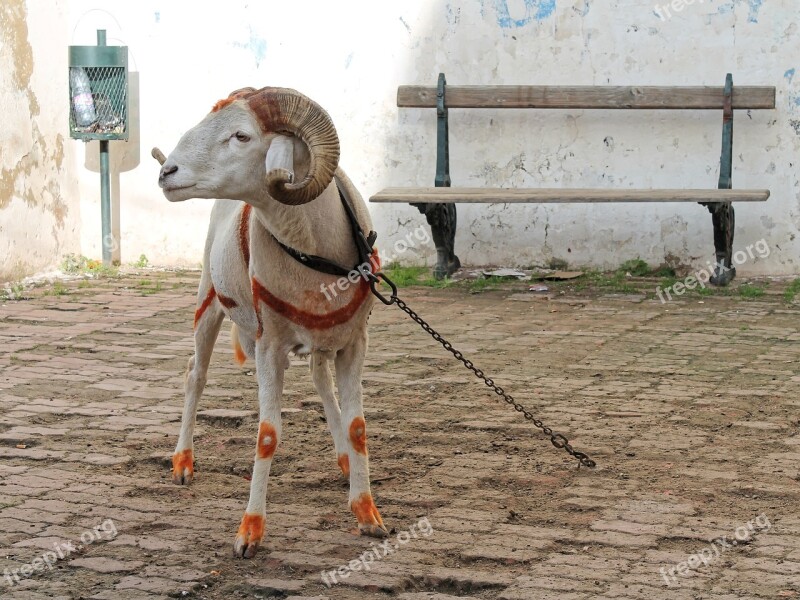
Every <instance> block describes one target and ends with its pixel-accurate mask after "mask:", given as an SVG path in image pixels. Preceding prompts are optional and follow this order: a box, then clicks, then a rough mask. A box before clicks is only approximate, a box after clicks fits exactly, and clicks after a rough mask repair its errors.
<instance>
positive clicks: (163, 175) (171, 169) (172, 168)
mask: <svg viewBox="0 0 800 600" xmlns="http://www.w3.org/2000/svg"><path fill="white" fill-rule="evenodd" d="M177 172H178V165H175V164H169V163H166V164H165V165H164V166H163V167H161V171H160V172H159V174H158V183H160V184H163V183H164V181H165V180H166V179H167V177H169V176H170V175H172V174H173V173H177Z"/></svg>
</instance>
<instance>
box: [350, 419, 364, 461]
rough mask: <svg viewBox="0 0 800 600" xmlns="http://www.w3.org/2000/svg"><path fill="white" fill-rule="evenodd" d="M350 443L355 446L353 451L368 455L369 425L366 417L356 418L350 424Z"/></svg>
mask: <svg viewBox="0 0 800 600" xmlns="http://www.w3.org/2000/svg"><path fill="white" fill-rule="evenodd" d="M350 443H351V444H353V450H355V451H356V452H358V453H359V454H363V455H364V456H366V455H367V423H366V421H364V417H356V418H355V419H353V422H352V423H350Z"/></svg>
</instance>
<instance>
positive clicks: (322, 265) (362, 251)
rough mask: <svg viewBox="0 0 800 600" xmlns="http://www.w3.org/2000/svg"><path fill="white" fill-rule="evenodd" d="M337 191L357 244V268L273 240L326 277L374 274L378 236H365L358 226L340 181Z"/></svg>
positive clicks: (276, 239) (375, 234) (293, 256)
mask: <svg viewBox="0 0 800 600" xmlns="http://www.w3.org/2000/svg"><path fill="white" fill-rule="evenodd" d="M336 190H337V191H338V192H339V198H340V199H341V201H342V206H344V212H345V214H346V215H347V220H348V221H349V222H350V230H351V232H352V234H353V241H354V242H355V245H356V249H357V250H358V260H359V262H358V264H357V265H356V266H355V267H353V268H350V269H348V268H346V267H343V266H341V265H340V264H337V263H335V262H333V261H332V260H328V259H327V258H323V257H322V256H315V255H314V254H306V253H304V252H300V251H299V250H295V249H294V248H292V247H290V246H287V245H286V244H284V243H283V242H281V241H280V240H278V238H275V237H274V236H273V238H274V239H275V241H276V242H278V245H279V246H280V247H281V248H283V251H284V252H286V254H288V255H289V256H291V257H292V258H293V259H295V260H296V261H297V262H299V263H300V264H301V265H303V266H305V267H308V268H309V269H314V270H315V271H319V272H320V273H325V274H326V275H336V276H339V277H347V276H348V275H350V273H352V272H353V271H356V272H358V273H361V274H362V276H364V275H363V271H364V270H367V271H369V272H370V273H371V272H372V263H371V262H370V257H371V256H372V246H373V244H375V240H376V238H377V237H378V234H377V233H375V232H374V231H370V232H369V235H368V236H366V235H364V230H363V229H361V225H359V224H358V220H357V219H356V215H355V212H354V211H353V207H352V206H350V203H349V202H348V201H347V198H345V196H344V194H343V193H342V188H341V187H339V182H338V181H336Z"/></svg>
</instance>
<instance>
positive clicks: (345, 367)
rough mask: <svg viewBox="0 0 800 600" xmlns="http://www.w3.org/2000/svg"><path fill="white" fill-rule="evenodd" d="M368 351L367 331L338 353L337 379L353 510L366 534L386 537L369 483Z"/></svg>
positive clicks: (360, 528) (361, 530)
mask: <svg viewBox="0 0 800 600" xmlns="http://www.w3.org/2000/svg"><path fill="white" fill-rule="evenodd" d="M366 352H367V332H366V331H363V332H361V333H360V334H359V335H358V336H357V339H356V340H355V341H354V342H352V343H351V344H350V345H349V346H347V347H346V348H344V349H343V350H342V351H341V352H339V353H338V354H337V355H336V382H337V384H338V386H339V401H340V403H341V410H342V425H343V426H344V427H346V428H347V437H348V441H349V444H348V446H349V448H348V450H349V455H350V510H352V511H353V513H354V514H355V516H356V519H357V520H358V529H359V531H360V532H361V533H362V534H363V535H371V536H373V537H386V535H387V534H388V532H387V531H386V527H384V525H383V519H382V518H381V515H380V513H379V512H378V508H377V507H376V506H375V502H374V500H373V499H372V492H371V491H370V487H369V455H368V453H367V424H366V422H365V421H364V409H363V406H362V389H361V370H362V368H363V366H364V356H365V355H366Z"/></svg>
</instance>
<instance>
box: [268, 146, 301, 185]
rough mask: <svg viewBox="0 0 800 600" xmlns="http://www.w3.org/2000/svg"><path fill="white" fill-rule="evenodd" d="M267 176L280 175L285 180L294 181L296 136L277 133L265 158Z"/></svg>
mask: <svg viewBox="0 0 800 600" xmlns="http://www.w3.org/2000/svg"><path fill="white" fill-rule="evenodd" d="M265 166H266V170H267V177H268V178H269V177H270V174H272V176H273V177H275V176H279V177H280V178H281V179H282V180H283V181H286V182H287V183H292V182H293V181H294V137H293V136H288V135H276V136H275V137H274V138H272V142H271V143H270V145H269V150H267V158H266V160H265Z"/></svg>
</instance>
